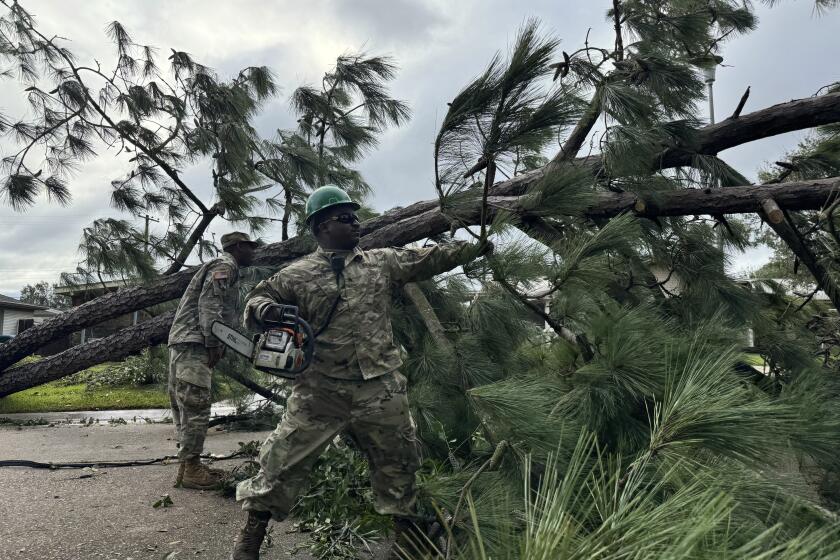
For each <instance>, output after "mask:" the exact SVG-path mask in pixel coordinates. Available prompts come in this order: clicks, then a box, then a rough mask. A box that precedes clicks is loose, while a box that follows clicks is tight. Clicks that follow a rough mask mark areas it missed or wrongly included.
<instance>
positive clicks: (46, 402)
mask: <svg viewBox="0 0 840 560" xmlns="http://www.w3.org/2000/svg"><path fill="white" fill-rule="evenodd" d="M128 408H169V397H168V396H167V394H166V391H164V390H163V389H161V388H158V387H152V388H146V387H131V386H129V387H101V388H96V389H91V390H88V389H87V386H86V385H85V384H84V383H79V384H76V385H63V386H62V385H59V384H57V383H48V384H46V385H41V386H40V387H33V388H32V389H27V390H25V391H21V392H19V393H15V394H13V395H9V396H8V397H3V398H0V413H6V414H9V413H12V412H68V411H72V410H107V409H128Z"/></svg>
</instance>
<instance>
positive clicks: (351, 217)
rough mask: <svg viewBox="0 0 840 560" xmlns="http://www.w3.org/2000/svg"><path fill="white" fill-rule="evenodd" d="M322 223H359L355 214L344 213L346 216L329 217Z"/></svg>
mask: <svg viewBox="0 0 840 560" xmlns="http://www.w3.org/2000/svg"><path fill="white" fill-rule="evenodd" d="M324 222H340V223H342V224H358V223H359V222H360V220H359V217H358V216H357V215H356V214H351V213H349V212H348V213H346V214H336V215H335V216H331V217H329V218H327V219H326V220H324Z"/></svg>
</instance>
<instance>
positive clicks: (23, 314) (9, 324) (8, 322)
mask: <svg viewBox="0 0 840 560" xmlns="http://www.w3.org/2000/svg"><path fill="white" fill-rule="evenodd" d="M33 315H34V313H33V312H32V311H27V310H25V309H4V310H3V328H2V330H0V334H12V335H15V334H17V333H18V332H17V329H18V319H32V318H33Z"/></svg>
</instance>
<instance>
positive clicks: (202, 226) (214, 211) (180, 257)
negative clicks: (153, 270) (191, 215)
mask: <svg viewBox="0 0 840 560" xmlns="http://www.w3.org/2000/svg"><path fill="white" fill-rule="evenodd" d="M222 214H224V207H223V206H222V205H221V203H217V204H214V205H213V207H212V208H210V210H208V211H207V212H205V213H204V214H202V216H201V220H199V222H198V225H196V226H195V228H194V229H193V230H192V232H191V233H190V236H189V238H187V241H186V242H185V243H184V246H183V247H181V250H180V251H178V254H177V255H176V256H175V260H174V261H173V262H172V264H171V265H169V268H167V269H166V270H165V271H164V273H163V274H164V275H166V274H175V273H176V272H178V271H179V270H181V269H182V268H183V267H184V263H185V262H187V259H188V258H190V253H192V251H193V249H195V246H196V245H197V244H198V242H199V241H201V238H202V237H203V236H204V232H205V231H207V228H208V227H209V226H210V222H212V221H213V220H214V219H215V218H216V216H221V215H222Z"/></svg>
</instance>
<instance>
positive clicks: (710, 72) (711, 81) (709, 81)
mask: <svg viewBox="0 0 840 560" xmlns="http://www.w3.org/2000/svg"><path fill="white" fill-rule="evenodd" d="M721 62H723V57H722V56H716V57H715V64H714V66H710V67H709V68H706V69H705V70H704V71H703V75H704V76H705V78H706V86H708V88H709V124H715V89H714V86H715V73H716V70H717V67H718V66H719V65H720V63H721Z"/></svg>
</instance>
